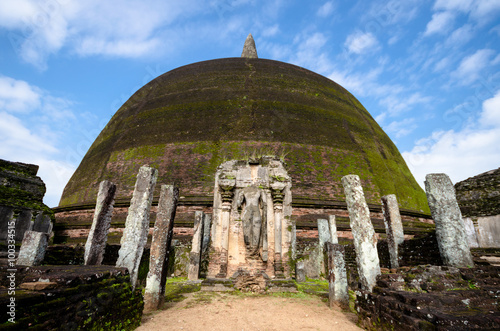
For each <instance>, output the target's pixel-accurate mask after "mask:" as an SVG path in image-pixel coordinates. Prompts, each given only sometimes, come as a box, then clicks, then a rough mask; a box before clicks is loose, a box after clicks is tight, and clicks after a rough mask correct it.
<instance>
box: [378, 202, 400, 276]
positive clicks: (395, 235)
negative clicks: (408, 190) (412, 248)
mask: <svg viewBox="0 0 500 331" xmlns="http://www.w3.org/2000/svg"><path fill="white" fill-rule="evenodd" d="M381 200H382V211H383V212H384V224H385V233H386V234H387V246H388V248H389V256H390V260H391V268H399V262H398V256H399V255H398V245H399V244H402V243H403V242H404V241H405V235H404V232H403V223H402V222H401V215H400V214H399V206H398V200H397V199H396V195H394V194H389V195H385V196H383V197H382V199H381Z"/></svg>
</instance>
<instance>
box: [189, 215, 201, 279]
mask: <svg viewBox="0 0 500 331" xmlns="http://www.w3.org/2000/svg"><path fill="white" fill-rule="evenodd" d="M202 241H203V212H202V211H198V210H197V211H195V212H194V233H193V242H192V245H191V253H189V270H188V280H198V277H199V274H200V255H201V242H202Z"/></svg>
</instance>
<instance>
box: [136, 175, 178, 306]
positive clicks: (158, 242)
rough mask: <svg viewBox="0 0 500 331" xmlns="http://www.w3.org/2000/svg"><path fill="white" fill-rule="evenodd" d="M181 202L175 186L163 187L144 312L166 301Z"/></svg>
mask: <svg viewBox="0 0 500 331" xmlns="http://www.w3.org/2000/svg"><path fill="white" fill-rule="evenodd" d="M178 201H179V189H178V188H177V187H174V186H173V185H162V186H161V191H160V200H159V201H158V212H157V213H156V221H155V227H154V230H153V238H152V241H151V250H150V256H149V272H148V277H147V278H146V289H145V291H144V311H145V312H149V311H153V310H156V309H158V308H160V307H161V305H162V304H163V302H164V299H165V284H166V282H167V271H168V262H169V261H168V255H169V252H170V248H171V245H172V237H173V230H174V218H175V211H176V210H177V202H178Z"/></svg>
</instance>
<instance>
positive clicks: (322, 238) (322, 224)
mask: <svg viewBox="0 0 500 331" xmlns="http://www.w3.org/2000/svg"><path fill="white" fill-rule="evenodd" d="M318 240H319V248H320V250H321V251H323V249H324V247H325V243H327V242H332V238H331V235H330V225H329V224H328V220H325V219H322V218H319V219H318Z"/></svg>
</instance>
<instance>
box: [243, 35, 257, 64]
mask: <svg viewBox="0 0 500 331" xmlns="http://www.w3.org/2000/svg"><path fill="white" fill-rule="evenodd" d="M241 57H248V58H251V59H256V58H258V56H257V48H256V47H255V41H254V40H253V37H252V34H251V33H249V34H248V37H247V39H246V40H245V45H243V52H241Z"/></svg>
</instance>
